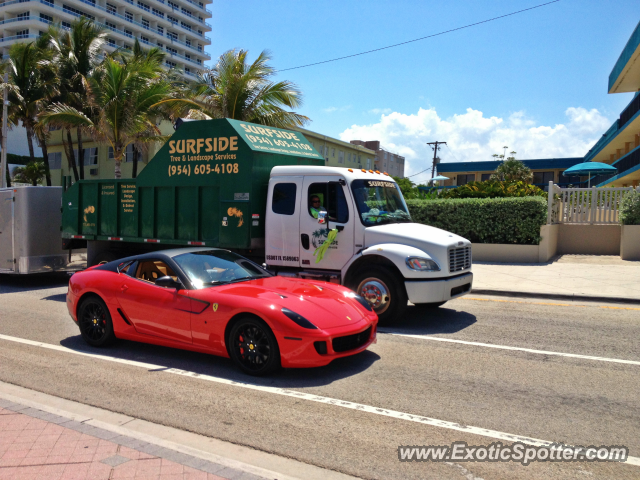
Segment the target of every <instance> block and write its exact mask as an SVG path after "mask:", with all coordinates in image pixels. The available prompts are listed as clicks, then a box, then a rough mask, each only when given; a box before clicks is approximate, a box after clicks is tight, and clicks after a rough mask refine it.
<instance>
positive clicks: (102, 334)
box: [78, 296, 116, 347]
mask: <svg viewBox="0 0 640 480" xmlns="http://www.w3.org/2000/svg"><path fill="white" fill-rule="evenodd" d="M78 326H79V327H80V335H82V339H83V340H84V341H85V342H87V343H88V344H89V345H91V346H93V347H106V346H107V345H109V344H110V343H112V342H113V341H114V340H115V339H116V336H115V334H114V333H113V322H112V321H111V315H110V314H109V309H108V308H107V305H106V304H105V303H104V302H103V301H102V299H101V298H99V297H95V296H91V297H89V298H87V299H86V300H84V301H83V302H82V304H81V305H80V308H79V309H78Z"/></svg>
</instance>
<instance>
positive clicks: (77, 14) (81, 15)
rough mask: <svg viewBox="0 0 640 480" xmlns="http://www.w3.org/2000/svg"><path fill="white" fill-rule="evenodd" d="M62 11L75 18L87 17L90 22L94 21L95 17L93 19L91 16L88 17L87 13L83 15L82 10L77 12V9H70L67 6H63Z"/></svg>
mask: <svg viewBox="0 0 640 480" xmlns="http://www.w3.org/2000/svg"><path fill="white" fill-rule="evenodd" d="M62 9H63V10H64V11H65V12H67V13H71V14H73V15H75V16H77V17H87V18H90V19H91V20H95V19H96V17H94V16H93V15H89V14H88V13H84V12H83V11H82V10H78V9H77V8H73V7H70V6H69V5H63V6H62Z"/></svg>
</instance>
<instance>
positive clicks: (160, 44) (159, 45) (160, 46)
mask: <svg viewBox="0 0 640 480" xmlns="http://www.w3.org/2000/svg"><path fill="white" fill-rule="evenodd" d="M156 45H158V48H164V45H163V44H162V43H160V42H158V43H156Z"/></svg>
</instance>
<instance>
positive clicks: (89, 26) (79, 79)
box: [51, 17, 107, 181]
mask: <svg viewBox="0 0 640 480" xmlns="http://www.w3.org/2000/svg"><path fill="white" fill-rule="evenodd" d="M106 36H107V34H106V32H105V30H104V28H103V27H101V26H100V25H98V24H96V23H95V22H94V21H93V20H90V19H88V18H85V17H81V18H80V19H78V20H76V21H75V22H73V23H72V24H71V28H70V29H69V30H65V29H59V30H58V34H57V35H55V36H52V39H51V45H52V48H53V49H54V50H55V52H56V63H57V69H58V75H59V77H60V78H61V79H62V82H61V85H60V97H59V98H58V101H59V102H60V103H64V104H67V105H69V106H71V107H74V108H75V109H76V110H79V111H82V112H83V113H84V114H85V115H86V116H88V117H91V116H92V115H93V114H94V112H92V111H91V108H90V107H87V105H88V102H87V87H88V85H89V79H90V77H91V75H92V74H93V72H94V71H95V70H96V68H98V67H99V65H100V64H101V62H102V58H103V48H102V47H103V45H104V43H105V42H106ZM60 126H61V127H63V128H65V129H66V137H67V138H66V142H65V139H64V137H63V140H62V141H63V145H64V147H65V152H66V154H67V158H68V159H69V163H70V164H71V165H73V171H74V175H75V177H76V181H77V180H78V171H77V169H76V168H75V165H76V164H78V165H79V166H80V175H79V178H81V179H83V178H84V148H83V145H82V140H83V138H82V127H80V126H77V125H76V136H77V140H78V161H77V162H76V159H75V154H74V151H73V139H72V137H71V128H72V125H60Z"/></svg>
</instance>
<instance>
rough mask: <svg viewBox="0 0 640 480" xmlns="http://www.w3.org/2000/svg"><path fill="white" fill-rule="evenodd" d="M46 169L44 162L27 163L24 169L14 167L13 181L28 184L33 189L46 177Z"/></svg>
mask: <svg viewBox="0 0 640 480" xmlns="http://www.w3.org/2000/svg"><path fill="white" fill-rule="evenodd" d="M47 171H48V168H47V167H46V166H45V164H44V162H29V163H27V165H26V166H24V167H16V169H15V170H14V171H13V180H14V181H18V182H23V183H30V184H31V185H33V186H34V187H36V186H37V185H38V183H39V182H40V181H41V180H42V177H44V176H45V175H46V173H47Z"/></svg>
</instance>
